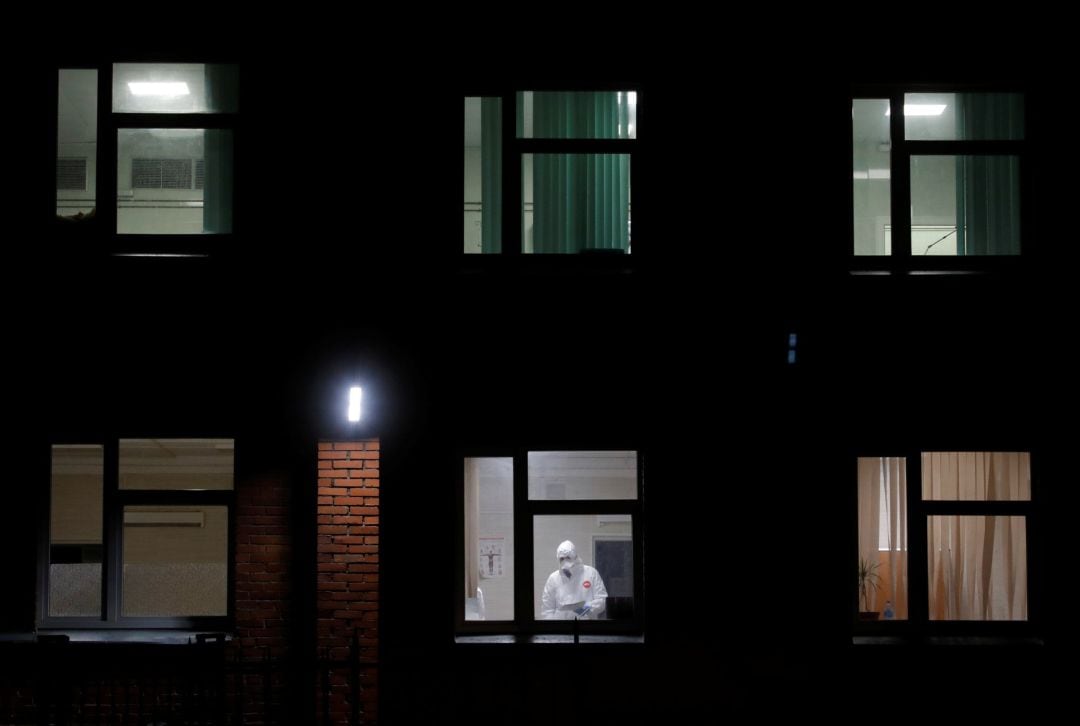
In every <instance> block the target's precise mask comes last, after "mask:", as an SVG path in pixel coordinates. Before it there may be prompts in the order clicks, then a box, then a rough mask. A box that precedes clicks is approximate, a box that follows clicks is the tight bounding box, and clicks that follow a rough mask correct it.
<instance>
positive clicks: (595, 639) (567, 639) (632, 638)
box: [454, 633, 645, 645]
mask: <svg viewBox="0 0 1080 726" xmlns="http://www.w3.org/2000/svg"><path fill="white" fill-rule="evenodd" d="M454 642H455V643H457V644H459V645H498V644H525V645H575V644H577V645H597V644H617V645H628V644H631V645H632V644H643V643H644V642H645V636H644V635H579V636H578V638H577V642H576V643H575V640H574V636H573V635H568V634H564V633H558V634H550V633H549V634H544V635H456V636H454Z"/></svg>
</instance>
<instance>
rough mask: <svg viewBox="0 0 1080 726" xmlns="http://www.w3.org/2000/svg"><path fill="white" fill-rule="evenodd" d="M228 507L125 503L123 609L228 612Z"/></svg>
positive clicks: (148, 613)
mask: <svg viewBox="0 0 1080 726" xmlns="http://www.w3.org/2000/svg"><path fill="white" fill-rule="evenodd" d="M228 554H229V510H228V508H227V507H209V506H206V507H197V506H196V507H173V506H161V507H158V506H131V507H124V582H123V605H122V607H121V613H122V614H123V615H125V616H134V617H140V616H141V617H155V616H157V617H181V616H197V615H227V614H228V612H227V594H228V584H227V583H228Z"/></svg>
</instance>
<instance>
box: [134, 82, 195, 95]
mask: <svg viewBox="0 0 1080 726" xmlns="http://www.w3.org/2000/svg"><path fill="white" fill-rule="evenodd" d="M128 89H129V90H130V91H131V95H132V96H163V97H172V96H188V95H190V94H191V91H190V90H189V89H188V84H186V83H184V82H183V81H156V82H150V81H141V82H139V81H132V82H130V83H128Z"/></svg>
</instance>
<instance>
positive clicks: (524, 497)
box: [453, 446, 646, 637]
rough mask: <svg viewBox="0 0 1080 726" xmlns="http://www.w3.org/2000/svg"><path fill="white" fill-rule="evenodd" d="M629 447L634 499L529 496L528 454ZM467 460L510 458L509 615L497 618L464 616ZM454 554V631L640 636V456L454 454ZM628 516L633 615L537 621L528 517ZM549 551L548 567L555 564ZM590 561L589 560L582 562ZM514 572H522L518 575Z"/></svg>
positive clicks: (524, 451)
mask: <svg viewBox="0 0 1080 726" xmlns="http://www.w3.org/2000/svg"><path fill="white" fill-rule="evenodd" d="M576 451H632V452H634V453H635V455H636V456H637V499H561V500H539V499H533V500H530V499H529V477H528V456H529V454H530V453H540V452H576ZM472 458H506V459H511V460H512V461H513V469H514V474H513V503H514V513H513V522H514V582H513V591H514V619H513V620H500V621H488V620H484V621H476V620H465V473H464V469H465V467H464V463H465V460H466V459H472ZM457 464H458V474H457V480H456V481H457V487H456V493H457V497H456V503H457V511H456V515H455V523H456V528H455V538H454V542H455V547H454V549H455V553H456V554H455V558H454V573H455V586H454V611H453V612H454V632H455V635H461V636H471V635H510V636H520V637H532V636H543V635H578V634H580V635H622V636H638V637H640V636H643V635H644V632H645V587H644V577H643V573H644V566H643V560H644V542H645V537H646V534H645V530H646V527H645V499H644V497H645V455H644V454H643V452H642V449H641V447H634V446H626V447H618V446H599V447H588V446H577V447H573V446H564V447H531V448H522V447H513V448H494V449H492V448H488V449H484V448H469V449H464V450H461V451H460V452H459V455H458V456H457ZM598 514H629V515H630V521H631V525H630V531H631V539H632V542H633V545H632V549H633V557H634V615H633V617H632V618H630V619H628V620H538V619H536V618H535V612H534V606H535V598H536V593H534V592H533V577H532V575H533V574H534V573H533V566H534V559H533V555H534V545H533V536H534V533H533V518H534V517H535V516H551V515H556V516H557V515H598ZM556 564H557V563H556V562H555V559H554V553H552V561H551V569H552V570H554V569H555V567H556ZM587 564H594V563H591V562H589V563H587ZM519 573H525V574H524V575H523V576H522V575H519Z"/></svg>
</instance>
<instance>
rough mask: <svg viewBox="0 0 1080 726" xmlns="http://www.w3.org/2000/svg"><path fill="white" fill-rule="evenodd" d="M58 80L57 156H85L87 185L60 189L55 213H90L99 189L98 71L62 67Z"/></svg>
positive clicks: (72, 214) (83, 157)
mask: <svg viewBox="0 0 1080 726" xmlns="http://www.w3.org/2000/svg"><path fill="white" fill-rule="evenodd" d="M57 83H58V87H57V91H58V94H59V96H58V103H57V127H56V142H57V143H56V156H57V157H58V158H63V157H73V158H81V159H86V189H85V190H76V189H65V190H63V191H60V190H58V191H57V193H56V202H57V204H56V213H57V214H59V215H61V216H68V217H70V216H75V215H76V214H78V213H80V212H81V213H82V214H89V213H90V211H91V210H93V209H94V206H95V198H96V190H97V71H96V70H91V69H83V68H70V69H69V68H65V69H61V70H60V72H59V75H58V81H57ZM79 202H83V204H80V203H79Z"/></svg>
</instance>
